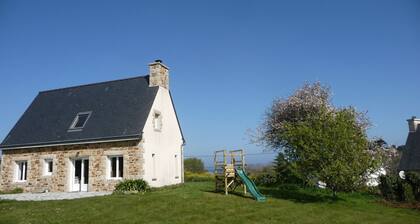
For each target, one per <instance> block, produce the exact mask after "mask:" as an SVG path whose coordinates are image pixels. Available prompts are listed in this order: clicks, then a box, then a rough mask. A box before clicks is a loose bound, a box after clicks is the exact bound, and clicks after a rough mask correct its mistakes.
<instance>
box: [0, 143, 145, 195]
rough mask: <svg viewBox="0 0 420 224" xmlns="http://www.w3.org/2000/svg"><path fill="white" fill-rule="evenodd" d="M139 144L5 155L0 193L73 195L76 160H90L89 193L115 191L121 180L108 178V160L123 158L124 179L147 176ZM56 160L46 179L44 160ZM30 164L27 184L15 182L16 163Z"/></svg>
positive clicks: (27, 151) (97, 145)
mask: <svg viewBox="0 0 420 224" xmlns="http://www.w3.org/2000/svg"><path fill="white" fill-rule="evenodd" d="M138 143H139V142H138V141H125V142H118V143H100V144H84V145H73V146H57V147H46V148H33V149H19V150H9V151H8V150H5V151H3V162H2V165H1V169H0V176H1V178H0V190H4V191H7V190H11V189H14V188H16V187H19V188H23V190H24V191H25V192H44V191H45V190H48V191H50V192H65V191H70V176H71V175H70V174H71V167H72V165H71V161H72V159H75V158H88V159H89V183H88V191H112V190H114V187H115V185H116V184H117V183H118V182H119V181H120V180H111V179H109V178H108V174H107V172H109V171H108V170H107V161H108V156H113V155H114V156H115V155H122V156H123V161H124V162H123V163H124V166H123V167H124V171H123V172H124V175H123V176H124V179H137V178H142V177H143V175H144V168H143V164H144V159H143V153H144V150H143V149H142V148H140V147H139V146H138ZM45 159H52V160H53V173H52V175H50V176H44V160H45ZM23 160H25V161H27V163H28V165H27V166H28V168H27V180H26V181H25V182H17V181H16V173H17V171H16V169H17V165H16V162H17V161H23Z"/></svg>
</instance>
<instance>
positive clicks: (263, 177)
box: [252, 173, 277, 187]
mask: <svg viewBox="0 0 420 224" xmlns="http://www.w3.org/2000/svg"><path fill="white" fill-rule="evenodd" d="M252 179H253V180H254V182H255V185H257V186H265V187H272V186H275V185H277V177H276V176H274V175H273V174H270V173H263V174H260V175H257V176H255V177H252Z"/></svg>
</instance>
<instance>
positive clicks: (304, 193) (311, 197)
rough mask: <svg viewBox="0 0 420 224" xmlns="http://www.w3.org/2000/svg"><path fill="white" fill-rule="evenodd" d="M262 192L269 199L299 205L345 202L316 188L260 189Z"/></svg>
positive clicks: (282, 187)
mask: <svg viewBox="0 0 420 224" xmlns="http://www.w3.org/2000/svg"><path fill="white" fill-rule="evenodd" d="M260 191H261V193H262V194H264V195H265V196H268V197H272V198H278V199H285V200H290V201H293V202H299V203H335V202H338V201H343V200H344V199H342V198H340V197H334V196H333V195H332V193H331V192H328V191H326V190H322V189H316V188H300V187H297V186H287V187H284V186H281V187H277V188H260Z"/></svg>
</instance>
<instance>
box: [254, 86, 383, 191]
mask: <svg viewBox="0 0 420 224" xmlns="http://www.w3.org/2000/svg"><path fill="white" fill-rule="evenodd" d="M368 127H369V120H368V119H367V117H366V116H365V114H364V113H360V112H358V111H356V110H355V109H354V108H352V107H347V108H336V107H334V106H333V105H332V103H331V93H330V89H329V88H328V87H325V86H323V85H321V84H320V83H319V82H316V83H313V84H305V85H304V86H303V87H302V88H300V89H298V90H297V91H296V92H295V93H294V94H293V95H292V96H290V97H289V98H287V99H278V100H275V101H274V103H273V105H272V107H271V108H270V110H269V111H268V112H267V114H266V117H265V121H264V122H263V124H262V126H261V127H260V129H259V130H260V134H259V135H258V136H259V138H258V141H259V142H261V143H263V144H265V145H267V146H269V147H270V148H272V149H275V150H281V151H283V152H284V155H285V156H286V158H287V159H288V160H289V161H292V162H294V163H296V165H297V168H298V170H299V172H300V173H301V176H306V177H307V178H316V179H319V180H321V181H323V182H325V183H326V184H327V187H328V188H330V189H331V190H332V191H333V192H334V193H335V192H337V191H350V190H353V189H355V188H357V187H358V186H360V185H361V184H362V183H364V179H363V178H364V176H365V173H366V172H367V171H369V170H374V168H375V165H376V161H377V160H376V154H375V153H372V152H370V151H369V150H368V149H369V144H368V143H369V141H368V139H367V135H366V130H367V128H368Z"/></svg>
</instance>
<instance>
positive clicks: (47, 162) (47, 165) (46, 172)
mask: <svg viewBox="0 0 420 224" xmlns="http://www.w3.org/2000/svg"><path fill="white" fill-rule="evenodd" d="M50 163H51V172H50V171H49V168H50ZM53 173H54V159H52V158H45V159H44V168H43V176H51V175H52V174H53Z"/></svg>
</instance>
